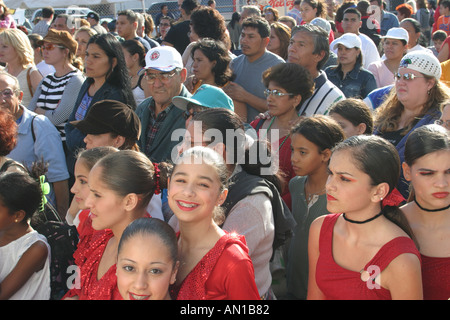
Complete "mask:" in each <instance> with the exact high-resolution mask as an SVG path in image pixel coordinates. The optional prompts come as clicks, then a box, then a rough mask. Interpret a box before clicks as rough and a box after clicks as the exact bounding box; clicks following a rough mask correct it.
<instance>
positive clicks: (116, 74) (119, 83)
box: [87, 33, 136, 110]
mask: <svg viewBox="0 0 450 320" xmlns="http://www.w3.org/2000/svg"><path fill="white" fill-rule="evenodd" d="M91 43H94V44H96V45H98V46H99V47H100V48H101V49H102V50H103V51H104V52H105V54H106V55H107V56H108V59H109V64H110V69H109V71H108V73H107V74H106V82H107V83H109V84H111V85H113V86H114V87H117V89H118V90H120V91H121V92H122V95H123V97H124V99H125V101H124V103H126V104H127V105H129V106H130V107H131V108H132V109H133V110H135V109H136V102H135V100H134V97H133V93H132V91H131V83H130V76H129V75H128V69H127V66H126V63H125V57H124V55H123V51H122V46H121V44H120V42H119V40H117V39H116V37H114V36H113V35H111V34H109V33H107V34H96V35H93V36H92V37H91V38H90V39H89V42H88V44H87V45H88V46H89V45H90V44H91ZM114 58H116V59H117V64H116V66H113V59H114Z"/></svg>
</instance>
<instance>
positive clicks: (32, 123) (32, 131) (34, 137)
mask: <svg viewBox="0 0 450 320" xmlns="http://www.w3.org/2000/svg"><path fill="white" fill-rule="evenodd" d="M36 117H37V115H35V116H33V118H32V119H31V136H32V137H33V142H36V134H35V133H34V118H36Z"/></svg>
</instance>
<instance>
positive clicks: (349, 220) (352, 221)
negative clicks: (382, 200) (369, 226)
mask: <svg viewBox="0 0 450 320" xmlns="http://www.w3.org/2000/svg"><path fill="white" fill-rule="evenodd" d="M382 214H383V211H380V213H378V214H377V215H375V216H373V217H372V218H370V219H367V220H364V221H356V220H352V219H349V218H347V217H346V216H345V213H343V214H342V217H344V220H345V221H348V222H351V223H356V224H363V223H367V222H370V221H372V220H375V219H376V218H378V217H379V216H381V215H382Z"/></svg>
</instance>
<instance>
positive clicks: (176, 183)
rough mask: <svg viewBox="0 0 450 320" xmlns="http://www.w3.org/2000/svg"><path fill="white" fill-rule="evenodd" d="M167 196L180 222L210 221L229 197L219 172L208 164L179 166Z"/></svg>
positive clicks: (171, 179) (182, 164)
mask: <svg viewBox="0 0 450 320" xmlns="http://www.w3.org/2000/svg"><path fill="white" fill-rule="evenodd" d="M188 160H189V159H188ZM192 161H195V160H194V159H192ZM168 193H169V197H168V202H169V206H170V208H171V209H172V211H173V212H174V214H175V215H176V216H177V218H178V220H179V221H180V222H181V221H183V222H187V221H200V220H204V219H211V218H212V213H213V211H214V208H215V207H216V206H218V205H220V204H222V203H223V202H224V201H225V199H226V197H227V190H226V189H225V190H222V191H221V183H220V180H219V176H218V174H217V172H216V169H215V168H214V167H213V166H212V165H209V164H205V163H180V164H177V166H176V167H175V170H174V172H173V174H172V176H171V178H170V183H169V188H168Z"/></svg>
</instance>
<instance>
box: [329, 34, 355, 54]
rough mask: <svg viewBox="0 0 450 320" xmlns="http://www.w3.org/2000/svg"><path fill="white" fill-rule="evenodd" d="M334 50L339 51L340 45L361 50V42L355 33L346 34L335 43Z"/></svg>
mask: <svg viewBox="0 0 450 320" xmlns="http://www.w3.org/2000/svg"><path fill="white" fill-rule="evenodd" d="M333 43H334V44H333V49H335V50H336V49H337V47H338V45H339V44H342V45H343V46H344V47H346V48H349V49H350V48H359V49H361V40H360V39H359V37H358V36H357V35H356V34H354V33H344V34H343V35H342V36H340V37H339V38H337V39H336V40H334V41H333Z"/></svg>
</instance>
